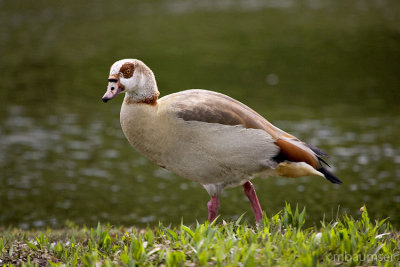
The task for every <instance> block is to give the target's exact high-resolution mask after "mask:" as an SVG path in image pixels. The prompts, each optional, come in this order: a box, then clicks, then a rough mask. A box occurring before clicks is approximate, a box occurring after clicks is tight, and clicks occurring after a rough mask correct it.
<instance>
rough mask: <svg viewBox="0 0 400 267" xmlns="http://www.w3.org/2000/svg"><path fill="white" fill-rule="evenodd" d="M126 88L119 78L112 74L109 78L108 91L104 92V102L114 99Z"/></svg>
mask: <svg viewBox="0 0 400 267" xmlns="http://www.w3.org/2000/svg"><path fill="white" fill-rule="evenodd" d="M123 90H124V86H123V85H122V84H120V82H119V79H118V78H117V77H116V76H114V75H111V76H110V77H109V78H108V86H107V92H106V93H105V94H104V96H103V98H102V99H101V100H103V102H104V103H107V101H108V100H110V99H113V98H114V97H115V96H116V95H118V94H119V93H121V92H122V91H123Z"/></svg>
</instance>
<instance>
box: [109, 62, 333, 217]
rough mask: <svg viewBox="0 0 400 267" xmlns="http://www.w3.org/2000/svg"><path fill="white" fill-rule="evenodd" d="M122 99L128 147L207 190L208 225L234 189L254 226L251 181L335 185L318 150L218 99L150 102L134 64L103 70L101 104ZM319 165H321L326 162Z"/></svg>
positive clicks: (153, 89)
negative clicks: (311, 180)
mask: <svg viewBox="0 0 400 267" xmlns="http://www.w3.org/2000/svg"><path fill="white" fill-rule="evenodd" d="M119 93H125V98H124V101H123V103H122V107H121V114H120V122H121V126H122V131H123V132H124V134H125V136H126V138H127V139H128V141H129V143H130V144H131V145H132V146H133V147H134V148H135V149H136V150H137V151H139V152H140V153H141V154H143V155H144V156H146V157H147V158H149V159H150V160H151V161H153V162H154V163H156V164H157V165H159V166H160V167H163V168H166V169H168V170H170V171H171V172H173V173H176V174H178V175H179V176H182V177H184V178H187V179H189V180H192V181H196V182H199V183H200V184H202V185H203V187H204V188H205V189H206V190H207V192H208V194H209V195H210V198H211V200H210V201H209V202H208V204H207V207H208V220H209V221H210V222H212V221H214V219H215V218H216V217H217V214H218V208H219V199H218V196H219V195H220V194H221V191H222V190H223V189H224V188H227V187H235V186H239V185H242V186H243V188H244V193H245V194H246V196H247V197H248V199H249V201H250V203H251V206H252V209H253V212H254V215H255V219H256V221H257V222H258V221H260V220H261V218H262V211H261V207H260V204H259V202H258V199H257V195H256V192H255V190H254V187H253V185H252V183H251V182H250V180H251V179H252V178H254V177H256V176H283V177H301V176H310V175H313V176H321V177H324V178H326V179H327V180H329V181H330V182H332V183H334V184H340V183H341V181H340V180H339V179H338V178H337V177H336V176H335V175H333V174H332V173H331V172H329V171H328V170H327V169H325V168H324V167H323V165H322V164H326V162H325V161H324V160H323V159H322V158H321V157H322V156H326V155H325V154H324V153H323V152H322V151H321V150H320V149H318V148H316V147H314V146H312V145H309V144H306V143H304V142H302V141H300V140H299V139H297V138H296V137H294V136H293V135H290V134H288V133H286V132H284V131H282V130H281V129H279V128H277V127H275V126H273V125H272V124H271V123H269V122H268V121H267V120H266V119H264V118H263V117H262V116H261V115H259V114H258V113H257V112H255V111H254V110H252V109H251V108H249V107H247V106H246V105H244V104H242V103H240V102H239V101H236V100H235V99H232V98H230V97H228V96H226V95H223V94H220V93H216V92H212V91H207V90H186V91H182V92H178V93H174V94H170V95H167V96H164V97H162V98H160V99H158V96H159V91H158V89H157V84H156V79H155V77H154V74H153V72H152V71H151V70H150V68H149V67H147V66H146V65H145V64H144V63H143V62H142V61H140V60H137V59H123V60H119V61H117V62H115V63H114V64H113V65H112V66H111V70H110V75H109V77H108V86H107V92H106V93H105V94H104V96H103V98H102V100H103V102H107V101H108V100H110V99H112V98H114V97H115V96H116V95H118V94H119ZM326 165H327V164H326Z"/></svg>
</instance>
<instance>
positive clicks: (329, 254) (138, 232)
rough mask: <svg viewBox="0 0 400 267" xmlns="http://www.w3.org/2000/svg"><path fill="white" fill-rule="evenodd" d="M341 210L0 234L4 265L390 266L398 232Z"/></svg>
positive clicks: (287, 211) (398, 247) (397, 245)
mask: <svg viewBox="0 0 400 267" xmlns="http://www.w3.org/2000/svg"><path fill="white" fill-rule="evenodd" d="M363 209H364V211H363V212H362V215H361V217H360V218H351V217H348V216H347V215H345V216H344V217H342V218H338V219H336V220H335V221H332V222H326V221H322V222H321V224H320V226H318V227H311V228H306V229H305V228H304V227H303V226H304V223H305V215H306V214H305V209H304V210H303V211H302V212H300V211H299V210H298V208H296V209H295V210H292V209H291V207H290V205H287V206H286V207H285V208H284V210H283V211H281V212H279V213H278V214H276V215H274V216H272V218H268V217H267V216H264V218H263V220H262V223H261V224H259V225H257V226H255V225H252V224H251V225H249V224H247V223H246V222H242V220H241V219H242V217H240V218H239V219H238V220H237V221H236V222H225V221H222V222H220V221H219V220H217V221H216V223H213V224H209V223H208V222H206V223H204V224H200V223H198V224H197V225H195V226H185V225H184V224H181V225H180V226H178V227H173V228H171V227H167V226H164V225H163V224H162V223H160V224H159V226H158V227H155V228H147V229H137V228H131V229H126V228H123V227H120V228H116V227H112V226H110V225H107V226H102V225H100V223H99V224H98V227H97V229H88V228H86V227H83V228H81V227H78V226H76V225H74V224H72V223H67V224H68V226H67V227H66V229H62V230H51V229H48V230H46V231H45V232H31V231H22V230H20V229H8V230H4V231H2V236H1V237H0V258H1V259H2V264H5V265H8V264H9V265H10V266H11V265H12V264H14V265H20V264H21V263H23V264H22V265H23V266H34V265H41V266H45V265H51V266H62V265H67V266H75V265H84V266H94V265H98V264H101V265H104V266H113V265H124V266H159V265H163V266H208V265H213V266H260V265H279V266H293V265H296V266H317V265H321V266H336V265H348V266H359V265H365V266H371V265H378V266H394V265H395V264H396V262H398V260H399V259H400V255H399V253H400V241H399V237H400V235H399V233H398V232H395V231H394V230H393V227H392V226H391V224H390V223H389V222H388V221H387V220H380V221H375V222H373V221H371V219H370V218H369V216H368V213H367V210H366V208H365V207H363Z"/></svg>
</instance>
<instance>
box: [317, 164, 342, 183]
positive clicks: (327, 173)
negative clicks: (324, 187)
mask: <svg viewBox="0 0 400 267" xmlns="http://www.w3.org/2000/svg"><path fill="white" fill-rule="evenodd" d="M318 171H319V172H320V173H322V174H323V175H324V176H325V178H326V179H327V180H328V181H330V182H331V183H334V184H341V183H342V181H340V180H339V178H337V177H336V176H335V175H333V173H331V172H330V171H328V170H327V169H325V168H323V167H322V168H319V169H318Z"/></svg>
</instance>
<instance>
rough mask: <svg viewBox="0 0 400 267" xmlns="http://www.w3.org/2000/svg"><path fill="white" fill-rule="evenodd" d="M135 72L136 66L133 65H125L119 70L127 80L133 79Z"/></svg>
mask: <svg viewBox="0 0 400 267" xmlns="http://www.w3.org/2000/svg"><path fill="white" fill-rule="evenodd" d="M134 71H135V65H133V63H129V62H128V63H125V64H124V65H122V66H121V68H120V69H119V72H120V73H122V75H123V76H124V78H125V79H128V78H130V77H132V75H133V72H134Z"/></svg>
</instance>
